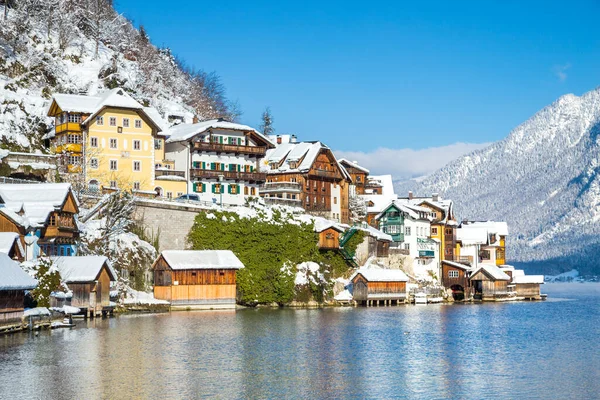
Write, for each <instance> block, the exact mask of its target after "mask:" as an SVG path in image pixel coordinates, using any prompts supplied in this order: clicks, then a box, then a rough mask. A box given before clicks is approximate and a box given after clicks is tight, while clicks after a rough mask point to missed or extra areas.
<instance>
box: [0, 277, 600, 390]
mask: <svg viewBox="0 0 600 400" xmlns="http://www.w3.org/2000/svg"><path fill="white" fill-rule="evenodd" d="M544 289H545V290H544V291H545V292H548V293H549V294H550V296H551V297H550V299H549V300H548V301H546V302H519V303H503V304H483V305H482V304H464V305H427V306H400V307H387V308H386V307H380V308H368V309H367V308H335V309H324V310H287V309H286V310H241V311H237V312H233V311H231V312H229V311H220V312H211V311H205V312H178V313H172V314H162V315H140V316H123V317H118V318H112V319H109V320H95V321H89V322H84V321H79V322H78V324H77V327H76V328H75V329H73V330H55V331H44V332H41V333H40V334H39V336H32V335H31V334H15V335H7V336H0V395H1V397H2V398H52V399H68V398H107V399H119V398H157V399H163V398H176V399H178V398H206V397H220V398H282V397H285V398H290V397H292V398H331V397H336V398H349V397H350V398H390V397H398V398H424V399H433V398H452V399H456V398H485V399H489V398H564V399H566V398H569V399H574V398H581V399H592V398H598V397H599V394H600V351H599V350H598V347H597V346H598V337H599V336H598V335H599V334H600V328H599V327H598V326H599V322H600V319H599V317H600V285H597V284H570V285H560V284H554V285H546V286H545V287H544ZM564 300H574V301H564Z"/></svg>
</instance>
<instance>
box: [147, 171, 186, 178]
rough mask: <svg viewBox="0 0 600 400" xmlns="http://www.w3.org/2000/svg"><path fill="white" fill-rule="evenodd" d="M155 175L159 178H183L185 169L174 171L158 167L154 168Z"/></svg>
mask: <svg viewBox="0 0 600 400" xmlns="http://www.w3.org/2000/svg"><path fill="white" fill-rule="evenodd" d="M154 176H155V177H157V178H158V177H159V176H180V177H182V178H185V171H174V170H172V169H157V170H154Z"/></svg>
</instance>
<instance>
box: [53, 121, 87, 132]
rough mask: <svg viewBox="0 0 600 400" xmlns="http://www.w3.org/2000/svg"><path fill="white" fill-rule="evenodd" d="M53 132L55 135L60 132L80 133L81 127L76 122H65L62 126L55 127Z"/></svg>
mask: <svg viewBox="0 0 600 400" xmlns="http://www.w3.org/2000/svg"><path fill="white" fill-rule="evenodd" d="M54 131H55V132H56V133H57V134H58V133H62V132H81V125H80V124H79V123H78V122H65V123H64V124H60V125H56V127H55V128H54Z"/></svg>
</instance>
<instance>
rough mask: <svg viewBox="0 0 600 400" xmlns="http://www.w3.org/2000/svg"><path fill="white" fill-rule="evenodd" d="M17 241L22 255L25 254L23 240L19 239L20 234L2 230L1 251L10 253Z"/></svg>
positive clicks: (0, 233) (0, 235) (0, 238)
mask: <svg viewBox="0 0 600 400" xmlns="http://www.w3.org/2000/svg"><path fill="white" fill-rule="evenodd" d="M15 241H16V242H17V247H18V248H19V251H20V252H21V254H22V255H25V251H24V249H23V246H22V245H21V241H20V240H19V234H18V233H16V232H0V253H5V254H8V253H9V252H10V249H12V247H13V245H14V244H15Z"/></svg>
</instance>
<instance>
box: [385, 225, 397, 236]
mask: <svg viewBox="0 0 600 400" xmlns="http://www.w3.org/2000/svg"><path fill="white" fill-rule="evenodd" d="M386 228H387V233H389V234H390V235H397V234H398V233H400V225H388V226H387V227H386Z"/></svg>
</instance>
